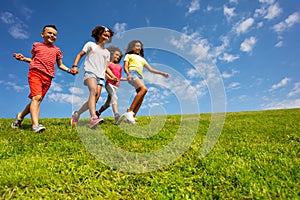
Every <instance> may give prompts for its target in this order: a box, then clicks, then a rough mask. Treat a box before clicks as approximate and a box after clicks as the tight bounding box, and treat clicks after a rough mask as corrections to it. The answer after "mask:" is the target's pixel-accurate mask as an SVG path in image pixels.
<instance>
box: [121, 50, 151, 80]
mask: <svg viewBox="0 0 300 200" xmlns="http://www.w3.org/2000/svg"><path fill="white" fill-rule="evenodd" d="M124 61H127V62H128V70H135V71H137V73H139V74H140V75H141V76H143V67H144V65H145V64H147V61H146V60H145V58H143V57H142V56H140V55H137V54H126V56H125V58H124Z"/></svg>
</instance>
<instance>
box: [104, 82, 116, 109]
mask: <svg viewBox="0 0 300 200" xmlns="http://www.w3.org/2000/svg"><path fill="white" fill-rule="evenodd" d="M105 89H106V91H107V93H108V98H110V102H109V104H118V96H117V91H118V87H117V86H114V85H112V84H109V83H107V82H106V83H105Z"/></svg>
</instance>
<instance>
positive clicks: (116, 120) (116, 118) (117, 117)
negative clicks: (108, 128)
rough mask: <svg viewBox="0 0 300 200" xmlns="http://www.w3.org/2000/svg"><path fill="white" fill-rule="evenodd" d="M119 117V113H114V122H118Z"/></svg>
mask: <svg viewBox="0 0 300 200" xmlns="http://www.w3.org/2000/svg"><path fill="white" fill-rule="evenodd" d="M119 119H120V115H119V113H116V114H115V123H116V124H118V121H119Z"/></svg>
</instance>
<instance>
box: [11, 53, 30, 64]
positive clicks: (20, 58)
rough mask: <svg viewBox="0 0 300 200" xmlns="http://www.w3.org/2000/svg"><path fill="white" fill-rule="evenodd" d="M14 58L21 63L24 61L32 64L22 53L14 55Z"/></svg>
mask: <svg viewBox="0 0 300 200" xmlns="http://www.w3.org/2000/svg"><path fill="white" fill-rule="evenodd" d="M13 57H15V58H16V59H17V60H20V61H24V62H28V63H30V62H31V60H32V59H31V58H27V57H25V56H24V55H23V54H21V53H14V54H13Z"/></svg>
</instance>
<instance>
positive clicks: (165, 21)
mask: <svg viewBox="0 0 300 200" xmlns="http://www.w3.org/2000/svg"><path fill="white" fill-rule="evenodd" d="M0 2H1V8H0V34H1V37H0V47H1V48H0V60H1V62H0V93H1V104H0V109H1V113H0V118H12V117H14V116H15V114H16V113H17V112H19V111H21V110H22V109H23V108H24V106H25V105H26V104H27V103H28V102H29V99H28V98H27V95H28V93H29V88H28V83H27V73H28V64H27V63H22V62H19V61H16V60H15V59H14V58H13V57H12V54H13V53H14V52H20V53H23V54H24V55H25V56H28V57H30V56H31V55H30V51H31V47H32V43H33V42H36V41H42V38H41V36H40V32H41V29H42V27H43V26H44V25H46V24H55V25H56V26H57V28H58V37H57V42H56V43H55V44H56V45H57V46H59V47H60V48H61V50H62V52H63V56H64V57H63V63H64V64H65V65H67V66H69V67H71V65H72V63H73V60H74V58H75V56H76V54H77V53H78V52H79V51H80V50H81V48H82V47H83V45H84V43H85V42H87V41H92V40H93V38H91V37H90V35H91V31H92V29H93V28H94V27H95V26H97V25H105V26H108V27H110V28H112V29H113V30H114V31H115V33H116V34H115V36H114V37H113V42H112V44H113V45H117V46H119V47H120V48H121V49H122V50H124V49H125V48H126V46H127V43H128V42H129V41H130V40H131V39H140V40H142V41H143V42H144V45H145V57H146V59H147V60H148V62H149V63H150V64H151V65H152V66H153V67H154V68H157V69H160V70H163V71H167V72H169V73H170V74H171V77H170V79H168V80H166V79H163V78H162V77H160V76H157V75H153V74H150V73H147V71H146V70H145V83H146V85H147V86H148V88H149V92H148V94H147V96H146V97H145V101H144V104H143V106H142V108H141V110H140V112H139V115H152V114H165V113H167V114H173V113H174V114H175V113H177V114H180V113H199V112H201V113H209V112H214V111H222V110H225V111H227V112H236V111H250V110H266V109H279V108H299V107H300V57H299V52H300V45H299V44H300V37H299V35H300V5H299V2H298V1H297V0H253V1H245V0H243V1H242V0H226V1H204V0H191V1H184V0H164V1H146V0H139V1H136V0H134V1H121V0H115V1H96V0H95V1H91V0H88V1H84V2H80V3H79V2H78V3H77V2H75V3H71V1H66V0H59V1H58V0H53V1H51V2H49V3H46V2H44V1H24V0H11V1H4V0H1V1H0ZM162 41H163V42H162ZM164 42H166V43H164ZM107 46H108V45H107ZM82 61H83V59H82ZM81 64H82V62H81ZM80 69H81V68H80ZM80 72H81V73H80V74H78V75H77V76H75V77H74V76H72V75H70V74H67V73H65V72H63V71H61V70H59V69H58V68H56V77H55V79H53V84H52V86H51V89H50V90H49V92H48V94H47V95H46V97H45V99H44V101H43V103H42V106H41V117H50V118H51V117H70V114H71V112H72V110H74V109H77V108H78V107H79V106H80V104H81V103H83V102H84V101H85V99H86V98H87V95H88V94H87V91H86V88H85V86H83V83H82V72H83V70H81V71H80ZM219 92H220V94H219ZM106 95H107V93H106V92H105V90H103V92H102V94H101V98H100V100H99V103H98V105H97V107H98V108H99V107H100V106H101V104H102V103H103V101H104V100H105V97H106ZM133 95H134V90H133V89H132V88H131V87H130V86H129V85H128V83H126V82H122V83H121V87H120V89H119V102H120V103H119V104H120V105H119V110H120V112H121V113H122V112H124V111H125V110H126V107H127V106H128V103H129V102H130V101H131V100H132V97H133ZM218 95H221V96H222V97H221V98H218ZM219 101H220V102H219ZM213 105H214V106H213ZM218 105H224V107H223V106H221V108H220V110H219V109H218V108H217V109H216V106H218ZM213 107H214V108H213ZM109 115H112V112H111V109H109V110H108V111H106V112H105V113H104V116H109Z"/></svg>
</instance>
